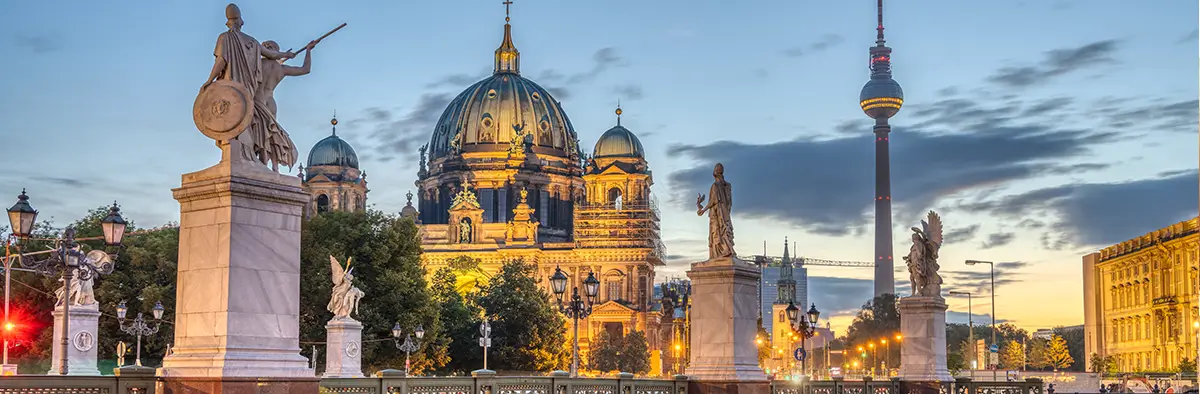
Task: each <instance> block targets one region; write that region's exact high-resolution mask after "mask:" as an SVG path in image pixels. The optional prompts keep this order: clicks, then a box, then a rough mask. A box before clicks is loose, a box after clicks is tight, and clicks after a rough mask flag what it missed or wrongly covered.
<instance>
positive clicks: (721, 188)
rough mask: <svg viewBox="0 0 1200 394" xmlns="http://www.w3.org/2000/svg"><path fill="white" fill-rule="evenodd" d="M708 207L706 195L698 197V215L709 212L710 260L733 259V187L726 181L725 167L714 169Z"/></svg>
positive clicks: (718, 166) (718, 165) (717, 166)
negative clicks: (731, 211)
mask: <svg viewBox="0 0 1200 394" xmlns="http://www.w3.org/2000/svg"><path fill="white" fill-rule="evenodd" d="M708 198H709V201H708V205H704V194H700V195H699V196H697V197H696V215H697V216H703V215H704V213H705V212H708V258H709V260H716V259H720V258H733V255H734V253H733V220H732V218H731V217H730V216H729V214H730V210H731V209H732V208H733V187H732V185H730V184H729V182H726V181H725V166H723V165H721V163H717V165H716V166H715V167H713V184H712V187H711V188H709V189H708Z"/></svg>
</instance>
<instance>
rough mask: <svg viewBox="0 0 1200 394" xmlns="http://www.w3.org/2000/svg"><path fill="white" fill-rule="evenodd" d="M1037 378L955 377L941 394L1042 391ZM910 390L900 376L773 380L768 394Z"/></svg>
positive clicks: (890, 393) (884, 393)
mask: <svg viewBox="0 0 1200 394" xmlns="http://www.w3.org/2000/svg"><path fill="white" fill-rule="evenodd" d="M1042 386H1043V383H1042V381H1041V380H1040V379H1026V380H1024V381H1017V382H975V381H972V380H971V379H957V380H955V381H954V382H946V383H942V384H941V385H940V386H939V387H938V391H939V392H940V393H941V394H1044V392H1045V391H1044V388H1043V387H1042ZM909 392H912V390H910V389H909V387H907V385H906V384H905V383H904V382H901V381H900V380H899V379H895V378H893V379H891V380H871V379H870V378H864V379H863V380H842V379H834V380H814V381H806V382H804V383H800V382H795V381H787V380H776V381H773V382H771V394H908V393H909Z"/></svg>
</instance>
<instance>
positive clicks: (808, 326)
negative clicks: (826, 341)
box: [784, 302, 821, 374]
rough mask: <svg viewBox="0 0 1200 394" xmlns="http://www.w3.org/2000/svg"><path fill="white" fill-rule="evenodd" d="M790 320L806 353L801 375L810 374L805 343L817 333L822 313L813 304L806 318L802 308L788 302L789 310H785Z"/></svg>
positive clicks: (802, 361) (802, 360)
mask: <svg viewBox="0 0 1200 394" xmlns="http://www.w3.org/2000/svg"><path fill="white" fill-rule="evenodd" d="M784 311H785V312H786V314H787V317H788V320H789V321H791V323H792V328H793V329H794V330H795V331H796V333H797V334H799V336H800V349H801V350H802V351H803V352H804V356H803V357H801V359H800V371H801V373H804V374H807V373H808V368H807V367H808V349H807V348H805V346H804V345H805V341H806V340H807V339H808V338H812V337H813V334H816V332H817V327H818V326H817V320H818V319H820V318H821V312H820V311H818V310H817V304H812V307H811V308H809V309H808V312H806V313H805V314H804V316H800V308H797V307H796V304H794V303H791V302H788V306H787V309H784Z"/></svg>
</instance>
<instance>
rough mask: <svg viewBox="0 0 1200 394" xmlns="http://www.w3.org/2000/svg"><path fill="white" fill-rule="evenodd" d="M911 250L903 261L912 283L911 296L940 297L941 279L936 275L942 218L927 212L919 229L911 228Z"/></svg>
mask: <svg viewBox="0 0 1200 394" xmlns="http://www.w3.org/2000/svg"><path fill="white" fill-rule="evenodd" d="M912 231H913V234H912V240H913V245H912V248H910V249H909V251H908V256H904V261H905V262H906V263H907V265H908V280H909V281H910V282H911V283H912V295H913V296H923V297H940V296H941V292H942V277H941V275H938V269H939V267H938V263H937V259H938V250H939V249H941V247H942V218H941V217H940V216H938V214H937V213H936V212H934V211H929V216H928V218H927V219H926V220H922V221H921V228H916V227H913V228H912Z"/></svg>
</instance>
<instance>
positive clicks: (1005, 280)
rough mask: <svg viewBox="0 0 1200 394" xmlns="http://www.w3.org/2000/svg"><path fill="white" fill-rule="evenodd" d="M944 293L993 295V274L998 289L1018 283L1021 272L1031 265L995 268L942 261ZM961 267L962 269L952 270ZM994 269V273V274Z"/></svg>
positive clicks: (999, 264) (1001, 264)
mask: <svg viewBox="0 0 1200 394" xmlns="http://www.w3.org/2000/svg"><path fill="white" fill-rule="evenodd" d="M941 265H942V270H941V272H939V274H941V275H942V281H943V283H942V291H945V292H950V291H965V292H969V293H971V294H973V295H975V296H977V297H978V296H981V295H984V294H991V289H992V280H993V279H992V278H993V273H994V274H995V284H996V288H997V289H999V288H1000V287H1002V286H1007V285H1010V284H1013V283H1018V282H1020V281H1021V280H1020V279H1018V278H1017V277H1019V276H1020V275H1022V274H1021V270H1022V269H1023V268H1025V267H1027V266H1029V263H1027V262H1023V261H1004V262H996V263H995V267H989V266H987V265H975V266H967V265H963V263H962V262H950V261H942V262H941ZM952 267H961V268H962V269H950V268H952ZM993 269H994V272H993Z"/></svg>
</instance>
